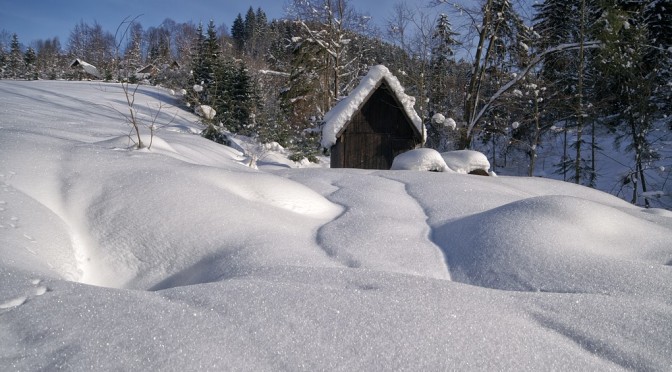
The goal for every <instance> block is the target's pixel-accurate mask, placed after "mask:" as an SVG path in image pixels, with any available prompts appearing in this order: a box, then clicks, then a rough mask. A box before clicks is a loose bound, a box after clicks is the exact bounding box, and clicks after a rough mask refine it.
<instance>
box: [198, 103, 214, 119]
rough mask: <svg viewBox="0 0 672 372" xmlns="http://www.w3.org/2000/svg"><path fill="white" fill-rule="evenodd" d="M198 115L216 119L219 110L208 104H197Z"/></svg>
mask: <svg viewBox="0 0 672 372" xmlns="http://www.w3.org/2000/svg"><path fill="white" fill-rule="evenodd" d="M195 111H196V115H198V116H201V117H203V118H206V119H208V120H212V119H214V117H215V115H217V111H215V109H213V108H212V107H210V106H208V105H199V106H196V110H195Z"/></svg>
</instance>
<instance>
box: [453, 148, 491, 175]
mask: <svg viewBox="0 0 672 372" xmlns="http://www.w3.org/2000/svg"><path fill="white" fill-rule="evenodd" d="M441 157H442V158H443V161H444V162H445V163H446V165H447V166H448V168H450V169H451V170H453V171H455V172H457V173H465V174H466V173H471V172H474V171H485V173H486V174H487V173H488V170H489V169H490V162H489V161H488V157H487V156H485V154H483V153H481V152H478V151H474V150H458V151H449V152H443V153H441ZM480 173H483V172H480Z"/></svg>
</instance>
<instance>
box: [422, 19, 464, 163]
mask: <svg viewBox="0 0 672 372" xmlns="http://www.w3.org/2000/svg"><path fill="white" fill-rule="evenodd" d="M456 36H457V33H455V32H453V31H452V26H451V24H450V21H449V20H448V15H446V14H441V15H439V18H438V20H437V22H436V29H435V31H434V33H433V34H432V55H431V59H430V64H429V79H428V84H427V85H428V89H427V90H428V92H427V98H428V107H427V110H428V112H429V117H430V118H431V117H433V116H434V114H435V113H440V114H443V115H448V116H449V117H450V118H454V115H455V112H456V106H457V105H458V104H459V102H458V101H457V100H456V99H457V97H455V95H454V94H451V93H452V92H455V91H458V89H457V84H455V79H456V68H455V67H456V66H455V57H454V56H455V52H454V49H453V48H454V47H455V46H456V45H458V44H459V42H458V41H457V40H456V39H455V37H456ZM450 137H452V129H450V130H446V128H445V126H444V125H443V123H439V122H435V121H430V122H429V123H428V124H427V144H426V146H427V147H430V148H433V149H436V150H438V151H448V150H454V143H452V141H451V140H450V139H449V138H450Z"/></svg>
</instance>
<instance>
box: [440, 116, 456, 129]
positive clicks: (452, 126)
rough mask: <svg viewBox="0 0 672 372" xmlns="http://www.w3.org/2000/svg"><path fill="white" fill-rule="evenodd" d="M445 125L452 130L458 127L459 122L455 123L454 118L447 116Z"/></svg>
mask: <svg viewBox="0 0 672 372" xmlns="http://www.w3.org/2000/svg"><path fill="white" fill-rule="evenodd" d="M443 126H444V127H445V128H448V129H450V130H455V128H457V123H455V120H453V118H446V121H444V122H443Z"/></svg>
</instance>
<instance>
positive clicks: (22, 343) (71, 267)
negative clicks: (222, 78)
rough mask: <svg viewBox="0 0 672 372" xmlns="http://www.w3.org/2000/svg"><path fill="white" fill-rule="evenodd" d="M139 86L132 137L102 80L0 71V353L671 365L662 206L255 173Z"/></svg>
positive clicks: (424, 181)
mask: <svg viewBox="0 0 672 372" xmlns="http://www.w3.org/2000/svg"><path fill="white" fill-rule="evenodd" d="M136 101H137V105H138V108H140V109H142V110H144V113H141V118H146V117H149V115H150V114H151V113H152V112H154V113H155V110H156V109H157V107H158V104H159V103H161V104H162V108H161V111H162V112H161V115H159V122H160V123H159V124H164V125H163V127H162V128H160V129H159V130H158V132H157V134H156V137H155V138H154V140H153V146H152V148H151V149H149V150H147V149H144V150H131V149H129V148H130V147H131V146H130V144H129V138H128V137H127V134H128V133H129V132H130V128H129V127H128V126H127V125H126V124H125V122H124V119H123V117H122V116H121V115H120V114H119V112H117V110H119V111H121V112H124V109H127V108H125V107H124V102H125V98H124V97H123V94H122V93H121V90H120V88H119V86H117V85H113V84H102V83H86V82H13V81H0V258H1V260H0V370H3V371H4V370H31V371H32V370H56V369H66V370H87V371H90V370H254V371H264V370H268V371H277V370H305V371H314V370H343V371H355V370H410V371H420V370H609V369H638V370H647V369H651V370H669V369H670V368H671V367H672V354H670V350H672V327H671V326H670V325H671V324H672V266H671V265H672V217H670V214H669V213H663V211H657V212H656V211H654V212H655V213H645V212H646V211H644V210H642V209H640V208H637V207H633V206H631V205H629V204H627V203H625V202H623V201H621V200H619V199H617V198H614V197H612V196H610V195H607V194H605V193H601V192H598V191H595V190H592V189H588V188H584V187H580V186H576V185H572V184H567V183H562V182H557V181H551V180H546V179H540V178H534V179H531V178H512V177H479V176H469V175H464V174H458V173H433V172H419V171H404V170H399V171H364V170H345V169H339V170H335V169H334V170H330V169H325V168H295V167H294V166H293V164H292V163H291V162H289V161H286V160H282V158H281V157H279V156H275V155H274V154H267V156H266V157H264V158H263V159H260V160H259V162H258V166H259V169H258V170H255V169H251V168H249V167H246V166H245V165H244V164H246V159H245V157H244V156H243V154H241V153H239V152H237V151H235V150H233V149H231V148H229V147H224V146H221V145H218V144H216V143H214V142H210V141H208V140H205V139H203V138H201V137H199V136H198V135H195V133H197V132H198V131H199V129H200V126H199V124H198V123H197V120H198V118H197V117H196V116H194V115H192V114H190V113H187V112H185V111H182V110H180V109H178V108H176V107H175V105H177V104H178V103H177V100H176V99H175V98H174V97H171V96H170V95H169V94H168V93H167V92H164V91H161V90H157V89H154V88H145V87H141V88H140V89H139V91H138V96H137V97H136ZM114 108H116V110H115V109H114ZM176 114H177V116H175V115H176ZM173 116H175V119H174V120H173V122H172V123H170V124H166V123H168V122H170V120H171V119H172V118H173ZM144 133H145V134H146V135H147V136H146V138H144V139H143V140H144V141H145V142H146V143H148V141H149V136H148V134H149V132H148V131H147V130H145V131H144Z"/></svg>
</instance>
